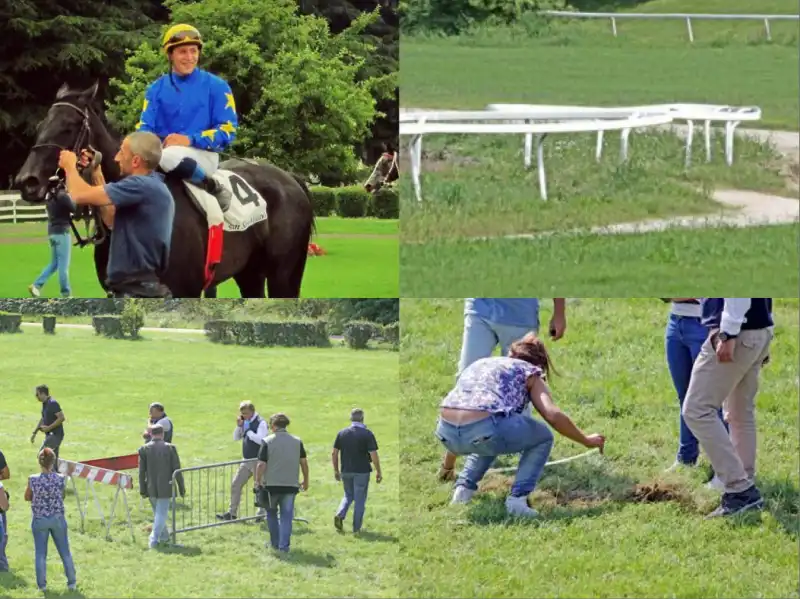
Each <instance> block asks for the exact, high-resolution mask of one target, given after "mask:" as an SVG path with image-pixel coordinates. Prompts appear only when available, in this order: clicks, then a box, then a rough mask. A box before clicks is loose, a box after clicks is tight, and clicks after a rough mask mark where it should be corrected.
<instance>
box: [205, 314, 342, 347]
mask: <svg viewBox="0 0 800 599" xmlns="http://www.w3.org/2000/svg"><path fill="white" fill-rule="evenodd" d="M205 330H206V336H207V337H208V339H209V340H210V341H212V342H214V343H224V344H236V345H251V346H257V347H268V346H276V345H280V346H284V347H330V345H331V340H330V338H329V336H328V325H327V323H326V322H325V321H322V320H320V321H317V322H256V321H251V320H240V321H236V320H210V321H208V322H207V323H206V324H205Z"/></svg>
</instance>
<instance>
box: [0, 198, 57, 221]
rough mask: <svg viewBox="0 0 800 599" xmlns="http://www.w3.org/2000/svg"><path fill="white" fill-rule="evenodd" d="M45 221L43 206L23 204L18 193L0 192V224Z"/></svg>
mask: <svg viewBox="0 0 800 599" xmlns="http://www.w3.org/2000/svg"><path fill="white" fill-rule="evenodd" d="M44 220H47V209H46V208H45V206H44V204H36V205H31V204H28V203H27V202H23V201H22V198H21V197H20V195H19V194H18V193H3V192H0V223H14V224H16V223H23V222H34V221H44Z"/></svg>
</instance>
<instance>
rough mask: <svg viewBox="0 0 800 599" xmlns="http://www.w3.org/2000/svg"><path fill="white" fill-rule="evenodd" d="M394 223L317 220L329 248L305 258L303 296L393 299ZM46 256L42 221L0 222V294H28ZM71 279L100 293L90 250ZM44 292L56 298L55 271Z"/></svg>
mask: <svg viewBox="0 0 800 599" xmlns="http://www.w3.org/2000/svg"><path fill="white" fill-rule="evenodd" d="M397 229H398V221H396V220H378V219H372V218H363V219H344V218H336V217H323V218H319V219H317V235H316V236H315V238H314V239H313V241H314V242H315V243H317V244H319V245H320V246H322V248H323V249H324V250H325V251H326V252H327V255H325V256H309V258H308V262H307V264H306V274H305V277H304V279H303V287H302V289H301V296H303V297H397V293H398V291H397V288H398V241H397ZM49 259H50V250H49V247H48V245H47V230H46V226H45V225H44V224H43V223H25V224H16V225H14V224H2V225H0V262H2V263H3V264H5V265H6V266H5V267H4V273H3V274H4V277H3V281H2V283H0V297H26V296H27V295H28V291H27V287H28V285H30V284H31V283H32V282H33V280H34V279H35V278H36V277H37V276H38V274H39V272H41V270H42V268H44V267H45V265H46V264H47V263H48V261H49ZM71 259H72V264H71V268H70V281H71V284H72V287H73V295H74V296H75V297H104V296H103V292H102V288H101V287H100V285H99V283H98V282H97V276H96V275H95V270H94V262H93V258H92V251H91V250H90V249H89V248H86V249H83V250H79V249H78V248H75V247H73V250H72V258H71ZM43 295H44V296H47V297H58V295H59V288H58V280H57V275H53V277H51V278H50V280H49V282H48V284H47V285H46V286H45V287H44V290H43ZM218 295H219V297H240V295H239V288H238V287H237V286H236V283H235V282H234V281H233V280H231V281H228V282H226V283H224V284H223V285H221V286H220V288H219V292H218Z"/></svg>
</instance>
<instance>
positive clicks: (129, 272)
mask: <svg viewBox="0 0 800 599" xmlns="http://www.w3.org/2000/svg"><path fill="white" fill-rule="evenodd" d="M160 159H161V141H160V140H159V138H158V136H157V135H155V134H153V133H149V132H145V131H137V132H136V133H131V134H130V135H128V136H127V137H126V138H125V139H124V140H123V141H122V145H121V146H120V149H119V152H117V155H116V157H115V160H116V161H117V162H118V163H119V166H120V171H121V172H122V174H123V175H124V178H123V179H121V180H120V181H117V182H115V183H106V182H105V178H104V177H103V173H102V171H101V170H100V167H99V166H98V167H97V168H96V169H95V170H94V172H92V183H94V185H89V184H88V183H86V182H85V181H84V180H83V179H82V178H81V176H80V174H79V173H78V170H77V160H78V159H77V156H76V155H75V154H74V153H73V152H70V151H68V150H64V151H62V152H61V156H60V157H59V166H60V167H61V168H62V169H64V172H65V174H66V183H67V192H68V193H69V194H70V196H71V198H72V201H73V202H74V203H75V204H76V205H83V204H85V205H90V206H94V207H95V208H98V209H99V210H100V215H101V217H102V219H103V222H104V223H105V224H106V226H108V227H109V229H113V235H111V250H110V254H109V257H108V268H107V278H106V286H107V287H108V289H109V295H110V296H112V297H170V292H169V289H167V287H166V286H165V285H163V284H162V283H161V281H160V276H161V274H162V273H163V272H164V271H165V270H166V268H167V261H168V259H169V250H170V241H171V239H172V223H173V220H174V218H175V204H174V201H173V199H172V194H171V193H170V191H169V188H168V187H167V186H166V184H165V183H164V177H163V175H161V174H160V173H157V172H155V171H154V169H155V168H156V167H157V166H158V162H159V160H160Z"/></svg>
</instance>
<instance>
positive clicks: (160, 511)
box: [150, 497, 172, 547]
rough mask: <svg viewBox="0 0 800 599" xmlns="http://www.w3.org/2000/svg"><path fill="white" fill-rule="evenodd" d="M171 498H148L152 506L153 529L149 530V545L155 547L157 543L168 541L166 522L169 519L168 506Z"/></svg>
mask: <svg viewBox="0 0 800 599" xmlns="http://www.w3.org/2000/svg"><path fill="white" fill-rule="evenodd" d="M171 503H172V499H171V498H170V497H167V498H165V499H156V498H154V497H151V498H150V505H151V506H153V516H154V518H153V530H151V531H150V547H155V546H156V545H158V544H159V543H167V542H169V528H168V526H167V522H168V520H169V508H170V505H171Z"/></svg>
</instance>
